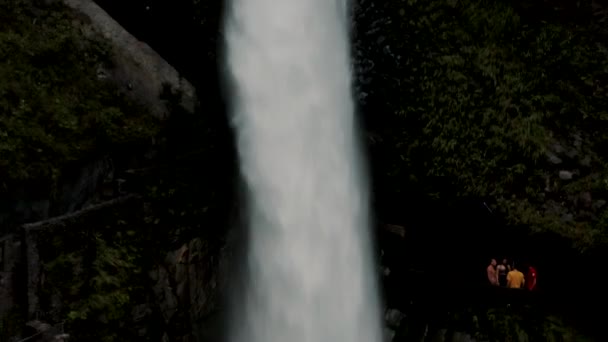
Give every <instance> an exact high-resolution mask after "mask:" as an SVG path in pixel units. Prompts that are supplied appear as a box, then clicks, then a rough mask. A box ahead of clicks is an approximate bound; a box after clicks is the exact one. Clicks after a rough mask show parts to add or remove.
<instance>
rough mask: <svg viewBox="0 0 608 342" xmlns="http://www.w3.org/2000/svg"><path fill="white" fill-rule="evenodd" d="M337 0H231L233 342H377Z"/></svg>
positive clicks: (344, 28)
mask: <svg viewBox="0 0 608 342" xmlns="http://www.w3.org/2000/svg"><path fill="white" fill-rule="evenodd" d="M347 6H348V1H345V0H232V1H231V2H230V5H229V7H228V9H227V17H226V32H225V33H226V39H227V40H226V43H227V46H226V48H227V55H226V58H227V63H228V64H227V66H228V71H229V73H230V79H231V82H232V89H231V91H232V93H231V96H232V98H231V102H232V105H233V108H232V111H233V118H232V120H233V126H234V128H235V130H236V135H237V140H238V141H237V146H238V150H239V157H240V163H241V171H242V175H243V178H244V180H245V184H246V186H247V188H248V192H249V198H248V200H249V203H248V206H249V209H250V211H249V213H248V215H249V217H248V218H249V222H248V224H249V236H250V237H249V239H250V241H249V246H248V247H249V248H248V252H247V265H246V266H247V267H246V269H247V274H246V279H247V286H246V289H245V293H244V294H243V301H244V302H241V303H239V305H238V307H236V308H234V310H233V312H234V317H233V320H234V321H235V322H236V323H235V324H233V326H232V328H231V331H230V340H231V341H233V342H379V341H380V340H381V328H380V312H379V299H378V289H377V284H376V274H375V272H374V267H373V260H372V252H371V248H372V246H371V243H370V240H369V232H368V226H369V209H368V206H369V204H368V194H367V187H368V185H367V180H366V179H365V172H363V171H362V169H363V165H362V163H361V156H360V153H361V151H360V149H359V146H358V142H357V139H356V137H357V134H356V133H357V132H356V124H355V119H354V113H353V111H354V106H353V100H352V94H351V70H350V65H351V63H350V42H349V18H348V15H349V8H348V7H347Z"/></svg>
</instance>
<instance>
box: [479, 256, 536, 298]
mask: <svg viewBox="0 0 608 342" xmlns="http://www.w3.org/2000/svg"><path fill="white" fill-rule="evenodd" d="M486 271H487V276H488V281H489V282H490V284H491V285H493V286H500V287H506V288H510V289H528V290H530V291H532V290H535V289H536V269H535V268H534V267H532V266H528V270H527V274H526V275H525V276H524V274H523V273H522V272H521V271H520V270H518V269H517V267H516V266H515V263H511V264H509V263H508V261H507V259H503V260H502V263H500V264H498V263H497V262H496V259H492V260H491V261H490V265H488V267H487V269H486Z"/></svg>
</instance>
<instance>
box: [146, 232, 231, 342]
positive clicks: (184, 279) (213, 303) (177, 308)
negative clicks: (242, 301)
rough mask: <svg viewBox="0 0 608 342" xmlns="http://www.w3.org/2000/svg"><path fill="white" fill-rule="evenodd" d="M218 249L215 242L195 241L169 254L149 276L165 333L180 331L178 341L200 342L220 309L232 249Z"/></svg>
mask: <svg viewBox="0 0 608 342" xmlns="http://www.w3.org/2000/svg"><path fill="white" fill-rule="evenodd" d="M218 245H221V243H220V242H218V241H213V242H211V241H208V240H204V239H201V238H195V239H193V240H191V241H190V242H188V243H185V244H184V245H182V246H181V247H180V248H179V249H177V250H176V251H173V252H171V253H169V254H168V255H167V257H166V259H165V263H164V264H163V265H159V266H158V268H157V269H156V270H154V271H152V272H150V276H151V278H152V279H153V280H154V282H155V285H154V288H153V290H154V293H155V295H156V300H157V304H158V306H159V307H160V310H161V313H162V316H163V318H164V320H165V324H166V325H167V326H168V330H169V331H172V332H175V331H176V330H179V327H183V331H181V332H180V333H178V334H177V335H178V336H179V340H180V341H191V340H196V341H204V340H205V336H207V335H209V329H207V328H208V325H209V321H210V320H213V318H214V317H215V316H217V315H216V313H217V312H218V311H219V310H222V309H223V308H222V303H223V298H224V295H225V291H226V289H227V288H228V264H229V263H230V260H231V259H232V257H231V253H232V252H231V248H232V246H231V244H230V243H225V244H224V245H223V246H220V247H218ZM174 337H175V336H174Z"/></svg>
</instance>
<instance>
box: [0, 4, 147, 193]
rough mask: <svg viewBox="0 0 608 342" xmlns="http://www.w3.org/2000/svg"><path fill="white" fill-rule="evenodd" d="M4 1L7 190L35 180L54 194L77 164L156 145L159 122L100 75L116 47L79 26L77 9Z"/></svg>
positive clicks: (1, 69) (2, 129)
mask: <svg viewBox="0 0 608 342" xmlns="http://www.w3.org/2000/svg"><path fill="white" fill-rule="evenodd" d="M5 3H6V6H5V5H3V11H2V13H1V14H0V179H1V180H2V181H1V183H0V192H2V193H6V192H9V191H11V190H12V189H14V188H15V187H18V186H21V185H22V184H23V183H28V182H34V181H36V182H37V183H38V184H43V185H45V186H41V187H40V188H41V189H40V190H41V191H42V192H44V193H52V188H53V186H52V185H53V184H56V182H57V180H58V179H59V178H60V175H61V173H62V170H63V169H64V168H65V167H66V166H67V165H69V164H70V163H73V162H75V161H79V160H82V159H85V158H86V159H90V158H92V156H95V155H102V154H107V153H110V152H112V151H113V150H117V149H122V148H124V147H125V146H129V145H132V144H139V143H142V142H143V143H148V142H149V141H150V140H149V138H150V137H152V136H154V135H155V134H156V132H157V129H158V122H157V121H156V120H155V119H154V118H152V117H150V116H149V115H148V114H147V111H146V110H145V109H144V108H142V107H141V106H139V105H137V104H135V103H133V102H132V101H130V100H128V99H127V98H126V97H125V96H123V95H122V94H120V93H119V92H118V91H117V89H116V88H115V87H114V86H113V85H111V84H109V83H107V82H104V81H103V80H102V79H100V78H99V77H98V75H97V70H98V67H99V66H100V65H102V64H104V63H107V62H108V61H109V55H108V51H109V49H108V47H107V45H105V44H104V43H103V42H102V41H100V40H94V39H89V38H87V37H85V36H84V34H83V33H82V32H80V31H79V30H78V29H76V28H75V27H74V26H73V25H72V20H73V19H74V18H73V12H71V11H69V10H68V9H67V8H65V7H63V6H62V5H60V4H57V3H54V4H53V5H50V6H45V7H36V6H35V5H32V4H31V3H30V2H26V1H22V0H8V1H6V2H5ZM93 158H94V157H93ZM49 185H50V186H49Z"/></svg>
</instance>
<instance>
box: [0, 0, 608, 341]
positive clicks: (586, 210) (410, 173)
mask: <svg viewBox="0 0 608 342" xmlns="http://www.w3.org/2000/svg"><path fill="white" fill-rule="evenodd" d="M580 3H581V4H582V5H581V6H580V7H578V8H575V9H574V10H572V11H571V13H569V15H568V16H564V15H563V12H560V11H557V10H553V9H551V10H548V11H545V12H544V13H545V17H544V18H535V17H534V16H532V15H530V14H529V13H530V12H528V10H525V9H524V6H523V5H522V4H518V5H517V6H514V5H512V4H511V3H506V2H505V1H498V2H497V1H479V0H462V1H447V0H446V1H439V0H436V1H420V0H418V1H416V0H407V1H405V0H391V1H384V2H382V1H377V3H376V5H377V10H378V11H379V12H378V14H376V15H370V16H368V17H366V18H364V19H361V21H359V22H358V23H357V24H358V29H359V30H362V31H368V30H371V29H372V26H373V25H376V24H373V22H376V21H378V20H379V19H384V21H383V24H382V25H383V26H382V27H381V30H379V31H377V32H378V33H377V34H375V35H374V34H370V35H363V34H361V35H358V36H357V37H358V38H357V39H359V40H360V42H359V45H361V46H364V47H365V49H367V50H366V51H365V54H366V58H368V59H371V60H373V61H374V62H375V63H374V64H375V67H374V68H373V69H372V71H370V74H369V76H371V78H372V82H371V83H370V84H369V85H367V86H364V88H365V89H364V91H366V92H367V93H368V94H369V98H368V100H369V103H370V106H371V107H372V108H371V110H369V112H370V113H372V114H370V115H369V116H370V117H368V118H366V119H369V121H370V124H369V132H368V133H370V136H372V137H374V139H373V141H370V144H371V145H373V146H372V148H373V149H374V152H373V153H374V155H373V158H374V171H375V174H376V175H377V176H376V178H377V179H382V181H381V182H376V183H377V184H378V189H375V190H377V194H378V197H379V201H380V202H381V203H384V204H386V203H391V202H392V201H394V200H395V199H396V198H402V197H401V196H402V194H413V195H411V196H419V195H420V193H422V194H424V195H425V196H428V197H429V198H431V199H434V200H438V201H458V200H461V199H463V198H469V197H475V198H482V199H484V200H486V201H487V202H488V203H489V204H490V206H492V207H493V209H495V210H496V211H498V212H501V213H502V214H503V215H504V217H505V218H506V220H507V222H508V223H509V224H511V225H513V226H526V227H529V228H530V231H531V232H539V231H542V232H545V231H550V232H556V233H558V234H560V235H561V236H564V237H567V238H568V239H569V240H570V241H572V242H573V244H574V245H575V246H576V247H578V248H579V249H581V250H585V249H596V250H597V249H599V248H601V247H603V246H606V243H608V205H607V204H606V202H607V201H608V159H607V158H606V155H605V153H603V151H606V150H608V136H607V135H608V48H607V47H606V45H605V44H606V43H605V42H608V30H607V29H606V25H605V24H604V22H605V19H606V14H605V12H601V11H599V10H594V9H592V8H591V6H590V1H582V2H580ZM220 4H221V2H219V1H218V2H209V1H193V4H192V5H193V8H194V9H195V10H194V11H193V15H194V17H195V19H194V20H195V21H197V22H199V23H200V32H204V33H205V34H206V36H205V37H202V38H201V41H205V42H208V46H207V47H208V49H206V50H205V52H204V53H205V59H204V60H206V61H208V62H209V63H213V62H215V60H216V58H217V51H216V50H215V49H214V48H215V44H216V43H217V36H216V32H217V25H218V23H220V22H221V20H219V18H218V17H217V13H219V12H220V11H219V9H218V6H220ZM186 7H190V6H186ZM191 14H192V13H188V14H184V18H186V17H187V18H190V15H191ZM73 20H74V18H73V17H72V16H71V15H70V13H69V11H66V10H65V8H63V7H62V6H61V5H52V6H51V7H44V8H40V7H36V6H34V5H32V4H31V3H30V2H27V1H24V0H7V1H4V2H3V8H2V11H0V180H1V182H0V196H2V195H3V194H4V193H5V192H10V191H11V190H12V189H14V188H16V187H19V186H21V185H22V184H23V183H28V182H36V184H42V186H39V187H38V189H39V190H40V191H43V192H45V193H46V194H49V193H50V194H52V193H53V188H54V186H55V183H56V182H57V180H58V179H59V177H60V175H61V173H62V170H64V169H65V168H66V167H69V166H70V164H71V163H77V162H80V161H83V160H86V159H89V158H92V157H95V156H98V155H102V154H112V153H113V152H116V151H118V150H128V149H129V148H131V147H133V146H135V145H139V144H147V142H148V141H149V138H150V137H152V136H157V135H158V134H160V135H162V136H163V137H164V138H166V140H165V139H163V140H164V141H163V143H162V144H161V145H162V148H161V151H160V157H159V158H158V160H157V162H158V165H154V166H153V167H152V169H153V170H152V171H149V170H148V171H141V172H139V171H138V172H135V173H134V174H133V178H134V179H137V180H133V183H137V184H136V185H137V186H135V188H137V189H136V190H138V191H139V192H140V193H142V194H144V195H145V201H146V202H147V208H148V209H147V210H145V211H138V210H133V211H132V212H125V211H120V212H119V213H118V212H117V213H113V214H112V215H108V216H107V217H100V218H99V219H96V220H91V219H87V220H86V223H84V222H82V223H75V226H78V227H81V228H82V229H79V230H77V231H73V230H65V229H64V230H61V229H59V230H54V231H53V233H52V234H51V235H48V236H43V237H41V239H42V240H45V241H47V243H46V244H44V246H45V248H44V250H42V251H41V254H42V256H43V258H44V260H43V261H44V268H45V271H46V272H47V274H48V279H47V285H48V286H47V287H45V291H47V293H46V296H45V297H46V298H47V300H48V302H45V303H43V305H44V309H45V310H47V311H48V312H49V315H50V316H49V317H51V318H59V319H67V320H68V321H67V330H68V331H69V332H70V334H72V336H73V337H74V338H75V339H77V340H86V341H100V340H107V341H120V340H136V339H137V338H136V337H135V335H136V333H135V332H134V331H133V329H132V327H131V326H129V324H130V322H131V318H132V317H131V316H132V309H133V307H134V306H135V305H136V304H144V303H148V302H149V301H150V298H148V297H147V296H148V290H149V286H150V284H149V279H148V278H147V274H146V273H147V272H148V271H149V270H150V269H153V267H154V265H155V263H158V262H160V260H162V258H163V257H164V254H165V252H166V251H168V250H172V249H175V248H177V247H179V246H180V245H181V244H182V243H183V242H184V241H188V240H189V239H191V238H193V237H195V236H200V235H205V237H206V238H208V239H217V240H212V241H214V242H217V241H219V240H221V238H222V237H221V236H222V234H223V232H224V230H225V228H226V227H227V226H228V222H227V219H226V217H227V216H228V214H227V212H228V208H229V207H230V205H231V204H232V203H231V201H232V196H233V195H232V193H233V190H234V189H233V188H232V186H234V183H235V182H234V178H235V177H234V176H235V175H234V174H233V173H231V171H233V167H234V165H233V162H234V161H233V160H232V159H231V158H232V157H233V154H232V151H231V150H230V147H229V143H228V141H229V140H230V136H229V135H227V134H226V131H225V127H221V125H219V124H218V123H217V122H214V121H213V120H212V119H209V118H210V117H212V116H213V115H215V114H218V113H215V112H214V113H212V115H207V116H194V115H188V114H186V113H178V112H176V113H174V116H173V117H172V118H171V119H170V120H168V121H167V122H165V123H163V125H162V130H161V128H160V125H159V124H158V123H157V122H155V121H154V120H153V119H152V118H151V117H150V116H148V115H146V113H145V111H144V110H142V109H141V108H140V107H138V106H137V105H136V104H134V103H131V102H130V101H128V100H127V99H126V98H124V97H123V96H122V95H121V94H119V93H118V92H117V91H116V89H115V88H114V87H112V86H111V85H109V84H106V83H105V82H104V81H102V80H100V79H99V78H98V76H97V75H98V68H99V67H100V66H103V65H107V64H108V63H109V60H110V59H109V58H108V57H109V56H108V51H109V49H108V48H107V46H105V45H104V44H103V43H100V41H99V40H91V39H88V38H86V37H85V36H84V35H83V34H82V33H81V32H80V31H79V30H78V29H76V28H75V27H74V25H73V23H72V22H73ZM193 26H195V25H193ZM211 46H213V48H212V47H211ZM192 60H197V59H196V58H192ZM201 60H202V59H201ZM197 63H200V61H199V60H197ZM213 68H215V66H214V65H213V66H211V65H206V66H204V68H202V69H205V70H206V69H213ZM184 69H188V68H184ZM192 70H199V69H197V68H192ZM201 74H202V73H201ZM186 76H189V75H186ZM195 83H196V84H199V85H200V87H201V89H204V88H205V87H209V88H217V87H218V85H217V84H215V83H213V84H207V83H205V82H204V81H201V80H198V82H195ZM216 91H217V89H216ZM209 94H212V95H208V94H207V95H202V96H208V97H212V96H215V95H216V93H213V92H209ZM169 101H176V99H175V98H172V99H169ZM209 103H211V100H210V99H209ZM205 106H210V107H213V111H216V109H217V108H216V106H217V107H219V105H218V104H217V103H215V102H213V103H212V104H208V103H207V102H205ZM206 110H208V111H211V110H209V107H206ZM372 116H373V117H372ZM378 137H379V138H378ZM438 180H441V181H438ZM446 184H449V185H450V187H446V186H445V185H446ZM138 186H139V188H138ZM412 189H416V190H420V191H417V192H413V191H411V190H412ZM416 200H417V198H416ZM126 209H128V207H126ZM127 211H128V210H127ZM404 212H406V213H405V215H409V214H411V213H407V211H404ZM92 222H94V223H92ZM450 228H452V227H450ZM219 245H220V243H219V242H217V246H219ZM51 298H59V300H60V302H61V303H63V304H64V305H63V306H62V307H61V308H60V309H59V311H58V312H53V310H54V309H53V306H52V305H51V304H52V303H51ZM464 315H465V316H466V315H468V314H464ZM15 317H17V316H15ZM15 317H8V318H7V319H6V320H5V321H4V322H2V323H1V324H2V325H1V326H0V327H1V328H2V329H1V330H2V331H3V332H6V331H9V330H8V328H7V329H4V327H11V329H13V330H10V332H11V333H13V332H14V326H15V325H14V324H12V325H11V323H10V322H9V321H11V320H13V321H17V320H18V319H17V318H15ZM467 317H468V316H467ZM469 318H470V319H469ZM21 319H22V318H19V321H20V320H21ZM476 320H477V318H475V319H473V318H471V317H468V318H467V319H464V320H461V321H458V322H457V323H454V325H459V324H460V325H467V326H468V325H470V324H472V323H470V322H471V321H476ZM487 320H488V322H490V323H491V324H493V325H492V329H491V330H492V331H494V333H495V334H498V335H500V336H515V335H517V334H520V333H521V331H524V330H525V331H526V333H527V334H537V335H536V336H541V335H543V334H548V332H549V331H550V332H551V334H553V333H554V332H555V331H560V334H561V333H563V331H562V330H563V329H562V328H561V327H559V328H555V327H554V326H551V325H550V324H549V323H547V322H548V321H547V322H545V321H542V322H541V321H540V320H539V321H538V322H540V323H539V325H538V326H537V327H536V328H538V329H536V330H534V329H533V328H534V327H523V328H522V326H523V325H525V324H524V323H526V324H527V323H529V321H530V319H529V317H526V318H525V319H522V318H521V317H520V316H517V315H513V314H512V312H506V311H500V310H497V311H495V312H491V313H489V314H488V317H487ZM463 322H464V323H463ZM13 323H14V322H13ZM156 323H157V322H152V323H151V324H150V326H153V325H154V324H156ZM457 328H458V329H461V328H462V327H461V326H458V327H457ZM467 329H468V328H467ZM501 329H502V330H501ZM465 330H466V329H465ZM473 330H474V329H473ZM2 337H3V338H4V336H2ZM539 338H540V337H539ZM498 339H499V340H501V338H498Z"/></svg>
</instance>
